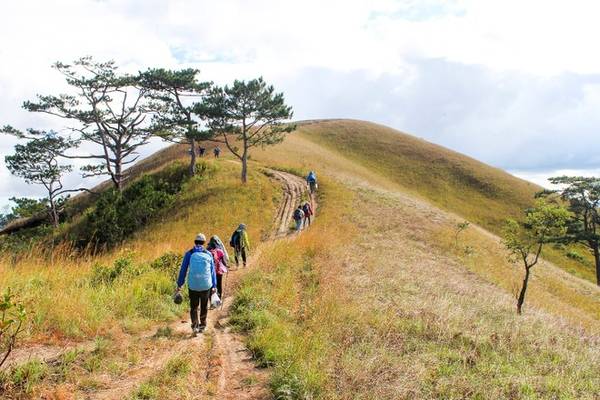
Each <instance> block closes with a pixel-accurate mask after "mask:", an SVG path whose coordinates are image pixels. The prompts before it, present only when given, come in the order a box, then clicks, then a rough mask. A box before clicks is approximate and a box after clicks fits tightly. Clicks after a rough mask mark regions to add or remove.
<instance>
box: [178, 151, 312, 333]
mask: <svg viewBox="0 0 600 400" xmlns="http://www.w3.org/2000/svg"><path fill="white" fill-rule="evenodd" d="M215 157H218V155H217V154H215ZM306 181H307V183H308V186H309V187H310V188H311V193H313V192H314V190H316V188H317V178H316V175H315V173H314V172H313V171H311V172H310V174H309V175H308V177H307V178H306ZM312 215H313V208H312V205H311V204H310V203H309V202H308V201H306V202H304V203H303V204H300V205H299V206H298V208H297V209H296V210H295V211H294V214H293V218H294V221H295V222H296V231H300V230H301V229H302V227H303V226H304V227H307V226H310V223H311V216H312ZM229 245H230V247H232V248H233V250H234V260H235V264H236V267H237V268H239V266H240V262H241V263H242V265H243V266H244V267H246V265H247V261H248V253H249V251H250V240H249V238H248V232H247V230H246V225H245V224H240V225H239V226H238V227H237V229H236V230H235V231H234V232H233V234H232V235H231V239H230V241H229ZM228 270H229V254H228V253H227V249H226V248H225V245H224V244H223V242H222V241H221V239H220V238H219V237H218V236H217V235H213V236H212V237H211V238H210V240H209V241H208V244H207V243H206V236H205V235H204V234H203V233H198V234H197V235H196V238H195V239H194V247H192V248H191V249H190V250H188V251H187V252H186V253H185V254H184V256H183V261H182V263H181V267H180V269H179V275H178V277H177V289H176V291H175V295H174V296H173V298H174V301H175V303H177V304H181V302H182V301H183V296H182V295H181V290H182V288H183V285H184V284H185V281H186V278H187V284H188V295H189V300H190V319H191V323H192V333H193V335H194V336H196V335H197V334H198V333H200V332H202V331H204V329H205V328H206V318H207V316H208V307H209V303H210V305H211V308H213V307H218V306H219V305H220V304H222V301H223V286H224V284H223V280H224V277H225V276H226V274H227V273H228ZM198 308H199V309H200V310H199V311H200V312H199V313H198Z"/></svg>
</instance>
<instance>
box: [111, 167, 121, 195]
mask: <svg viewBox="0 0 600 400" xmlns="http://www.w3.org/2000/svg"><path fill="white" fill-rule="evenodd" d="M121 168H122V167H121V161H117V162H116V163H115V174H114V176H115V177H114V179H113V181H114V182H115V187H116V188H117V190H118V191H119V192H122V191H123V176H122V175H121Z"/></svg>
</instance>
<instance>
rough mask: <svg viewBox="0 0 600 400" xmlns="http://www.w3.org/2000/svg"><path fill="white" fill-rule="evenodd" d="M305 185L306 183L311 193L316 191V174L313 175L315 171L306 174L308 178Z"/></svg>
mask: <svg viewBox="0 0 600 400" xmlns="http://www.w3.org/2000/svg"><path fill="white" fill-rule="evenodd" d="M306 183H308V186H309V187H310V192H311V193H314V192H316V191H317V174H315V171H310V172H309V173H308V176H307V177H306Z"/></svg>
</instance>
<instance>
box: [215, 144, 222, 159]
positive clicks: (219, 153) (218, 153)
mask: <svg viewBox="0 0 600 400" xmlns="http://www.w3.org/2000/svg"><path fill="white" fill-rule="evenodd" d="M213 153H214V155H215V158H219V156H220V155H221V148H220V147H219V146H217V147H215V148H214V149H213Z"/></svg>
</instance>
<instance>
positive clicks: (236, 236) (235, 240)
mask: <svg viewBox="0 0 600 400" xmlns="http://www.w3.org/2000/svg"><path fill="white" fill-rule="evenodd" d="M241 238H242V235H240V232H239V231H235V232H233V235H231V240H230V241H229V245H230V246H231V247H234V248H237V247H241V243H240V241H241Z"/></svg>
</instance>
